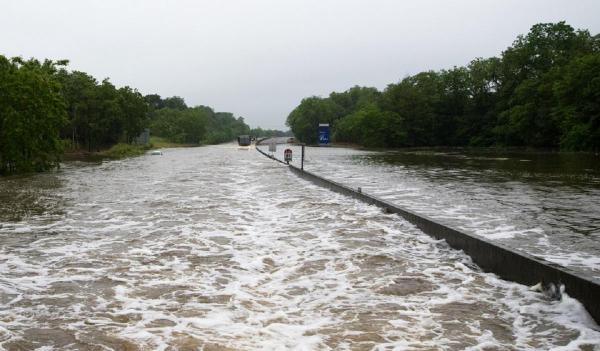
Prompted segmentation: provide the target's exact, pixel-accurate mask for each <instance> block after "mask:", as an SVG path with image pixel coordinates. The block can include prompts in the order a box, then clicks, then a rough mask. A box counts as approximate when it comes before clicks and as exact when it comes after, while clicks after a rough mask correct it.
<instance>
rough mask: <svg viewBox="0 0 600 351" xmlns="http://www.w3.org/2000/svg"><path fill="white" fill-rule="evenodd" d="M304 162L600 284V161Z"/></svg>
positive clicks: (310, 155)
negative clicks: (564, 267)
mask: <svg viewBox="0 0 600 351" xmlns="http://www.w3.org/2000/svg"><path fill="white" fill-rule="evenodd" d="M283 148H284V147H283V145H282V146H281V147H280V150H278V153H281V152H282V151H281V150H283ZM292 149H294V154H295V155H299V154H300V150H299V148H298V147H292ZM279 156H280V157H282V155H279ZM306 157H307V161H306V164H305V167H306V169H307V170H309V171H311V172H315V173H317V174H319V175H322V176H325V177H327V178H328V179H332V180H335V181H338V182H341V183H343V184H345V185H348V186H352V187H361V188H362V189H363V191H365V192H367V193H369V194H372V195H375V196H378V197H381V198H383V199H385V200H388V201H391V202H393V203H395V204H397V205H400V206H402V207H405V208H407V209H410V210H413V211H415V212H417V213H419V214H424V215H427V216H429V217H431V218H434V219H436V220H437V221H439V222H441V223H444V224H447V225H450V226H453V227H457V228H459V229H461V230H464V231H467V232H470V233H474V234H477V235H480V236H483V237H486V238H488V239H491V240H495V241H498V242H501V243H503V244H506V245H508V246H511V247H513V248H516V249H519V250H522V251H525V252H527V253H530V254H532V255H535V256H539V257H543V258H545V259H547V260H549V261H553V262H556V263H558V264H561V265H563V266H567V267H570V268H572V269H573V270H575V271H579V272H582V273H584V274H586V275H589V276H593V277H595V278H597V279H600V156H598V155H593V154H558V153H539V152H538V153H535V152H507V151H504V152H503V151H494V150H470V151H468V150H441V149H440V150H435V149H430V150H427V149H424V150H416V151H415V150H407V151H406V150H405V151H402V150H400V151H390V152H372V151H361V150H353V149H344V148H331V147H329V148H307V151H306ZM294 161H295V162H294V163H296V164H297V162H299V160H298V159H296V160H294Z"/></svg>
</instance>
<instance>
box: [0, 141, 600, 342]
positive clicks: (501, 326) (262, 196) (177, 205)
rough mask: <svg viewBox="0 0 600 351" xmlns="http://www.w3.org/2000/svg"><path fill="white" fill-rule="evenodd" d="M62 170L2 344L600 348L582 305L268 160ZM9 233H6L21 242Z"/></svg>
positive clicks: (7, 262)
mask: <svg viewBox="0 0 600 351" xmlns="http://www.w3.org/2000/svg"><path fill="white" fill-rule="evenodd" d="M140 174H144V175H146V176H145V178H140V177H139V175H140ZM61 176H62V177H64V178H65V179H64V181H65V183H66V184H67V186H66V187H65V188H64V189H62V190H61V191H64V192H65V194H63V195H62V196H65V197H67V196H68V197H69V199H70V200H69V202H68V203H67V204H66V205H65V206H67V207H66V208H65V211H64V215H63V216H62V217H61V218H57V219H55V222H53V223H52V224H51V226H48V224H46V226H48V227H47V229H40V228H39V227H38V228H36V229H35V231H36V233H37V235H38V236H39V238H38V239H34V240H29V239H28V240H29V241H26V242H25V241H19V240H16V241H14V242H13V241H11V242H10V243H7V244H3V245H2V246H1V247H0V254H1V256H0V257H2V259H0V300H1V302H2V305H0V306H2V307H0V345H2V347H3V348H5V349H10V348H16V347H17V346H20V347H23V348H40V347H46V348H53V347H54V348H55V349H73V350H75V349H81V348H85V347H88V346H89V345H95V346H102V347H104V348H106V349H122V348H126V347H132V348H133V347H134V346H138V347H140V348H142V349H156V350H167V349H183V348H191V349H194V348H195V349H201V348H203V347H205V348H209V347H213V348H218V347H229V348H233V349H240V350H249V349H256V350H259V349H260V350H263V349H267V350H282V349H293V350H322V349H348V350H350V349H375V350H384V349H385V350H390V349H395V350H415V349H469V348H470V349H473V350H480V349H481V350H482V349H486V348H498V349H503V348H504V349H522V350H536V349H553V348H564V349H569V350H576V349H578V348H579V346H582V345H598V344H600V332H599V331H598V330H599V328H598V326H597V325H596V324H595V323H594V322H593V321H592V320H591V319H590V317H589V315H587V312H585V310H584V309H583V307H582V306H581V304H579V302H577V301H576V300H573V299H571V298H569V297H568V296H566V295H565V297H564V299H563V300H562V301H561V302H553V301H550V300H547V299H546V298H545V297H544V296H543V295H542V294H538V293H535V292H532V291H529V289H528V287H526V286H522V285H518V284H514V283H510V282H506V281H503V280H501V279H498V278H497V277H496V276H494V275H493V274H487V273H483V272H481V271H480V270H479V269H478V268H477V267H476V266H475V265H473V263H472V262H471V260H470V258H469V257H468V256H466V255H464V254H463V253H461V252H459V251H456V250H452V249H450V248H449V247H448V246H447V245H446V244H445V243H444V242H443V241H439V240H434V239H432V238H430V237H428V236H426V235H424V234H423V233H422V232H420V231H419V230H418V229H416V228H415V227H414V226H412V225H410V224H409V223H407V222H405V221H403V220H401V219H400V218H399V217H397V216H395V215H391V214H385V213H382V212H381V210H380V209H378V208H376V207H374V206H368V205H365V204H363V203H360V202H357V201H355V200H353V199H350V198H347V197H343V196H340V195H337V194H335V193H332V192H329V191H327V190H324V189H322V188H319V187H316V186H314V185H312V184H310V183H308V182H306V181H303V180H300V179H299V178H297V177H295V176H294V175H293V174H291V173H289V172H288V171H287V170H286V169H285V168H283V167H280V166H277V165H275V164H273V163H272V161H270V160H267V159H263V158H262V157H261V156H260V155H257V154H256V153H250V154H249V153H247V152H243V153H242V152H241V151H240V152H238V151H237V150H236V149H235V148H222V147H206V148H198V149H188V150H172V151H170V152H169V153H165V155H164V156H163V157H161V158H156V157H149V156H148V157H146V156H142V157H140V158H136V159H131V160H128V161H121V162H119V163H116V164H102V165H101V166H96V167H92V168H89V167H80V168H77V167H73V168H71V169H66V170H65V171H63V173H62V174H61ZM72 189H80V190H72ZM142 189H143V191H142ZM70 191H74V193H69V192H70ZM122 199H126V200H127V201H121V200H122ZM79 201H81V203H84V204H85V205H83V206H82V205H81V204H80V203H79ZM131 204H136V205H135V206H132V205H131ZM457 213H460V211H457ZM36 221H37V219H36V218H26V219H24V220H23V221H22V222H21V223H20V225H22V226H23V227H26V226H30V227H32V228H34V227H35V224H36ZM7 227H9V226H4V225H3V227H2V228H0V235H2V236H3V237H7V236H12V237H17V238H19V237H18V235H21V234H19V233H15V232H11V231H9V229H6V228H7ZM50 228H51V229H50ZM49 230H51V231H52V232H53V233H54V234H53V235H52V236H47V235H46V234H47V233H46V231H49ZM23 240H24V239H23ZM47 328H50V329H52V330H54V331H55V332H54V334H53V333H49V332H44V331H43V330H44V329H47ZM64 340H70V341H69V344H67V345H65V344H61V342H63V341H64ZM90 343H91V344H90ZM86 345H87V346H86Z"/></svg>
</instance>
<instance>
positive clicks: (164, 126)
mask: <svg viewBox="0 0 600 351" xmlns="http://www.w3.org/2000/svg"><path fill="white" fill-rule="evenodd" d="M67 64H68V61H66V60H60V61H51V60H44V61H39V60H37V59H33V58H32V59H29V60H24V59H22V58H20V57H15V58H7V57H5V56H2V55H0V175H2V174H10V173H23V172H32V171H44V170H47V169H50V168H53V167H57V166H58V165H59V162H60V160H61V156H62V154H63V152H64V150H65V149H75V150H87V151H99V150H101V149H106V148H109V147H111V146H113V145H115V144H117V143H127V144H130V143H133V142H135V140H136V138H137V137H138V136H139V134H140V133H141V132H142V131H143V130H145V129H146V128H150V130H151V133H152V134H155V135H158V136H162V137H164V138H166V139H168V140H169V141H172V142H177V143H188V144H201V143H211V144H212V143H221V142H225V141H230V140H233V139H235V137H236V136H237V135H239V134H248V133H249V132H250V127H249V126H248V125H247V124H246V123H245V122H244V119H243V118H241V117H238V118H236V117H235V116H234V115H233V114H231V113H229V112H214V111H213V109H211V108H210V107H207V106H196V107H188V106H187V105H186V104H185V102H184V100H183V99H182V98H180V97H176V96H175V97H169V98H164V99H163V98H161V97H160V96H159V95H157V94H150V95H146V96H143V95H142V94H141V93H140V92H138V91H137V90H136V89H133V88H131V87H128V86H125V87H121V88H117V87H115V86H114V85H113V84H112V83H111V82H110V81H109V79H104V80H102V81H98V80H96V79H95V78H94V77H92V76H91V75H89V74H87V73H85V72H80V71H69V70H67V68H66V67H67Z"/></svg>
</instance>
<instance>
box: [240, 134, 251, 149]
mask: <svg viewBox="0 0 600 351" xmlns="http://www.w3.org/2000/svg"><path fill="white" fill-rule="evenodd" d="M237 140H238V145H240V146H248V145H250V143H251V142H252V141H251V139H250V136H249V135H240V136H238V138H237Z"/></svg>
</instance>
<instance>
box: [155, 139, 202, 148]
mask: <svg viewBox="0 0 600 351" xmlns="http://www.w3.org/2000/svg"><path fill="white" fill-rule="evenodd" d="M193 146H200V145H198V144H182V143H174V142H172V141H169V140H167V139H165V138H161V137H157V136H151V137H150V148H151V149H162V148H168V147H193Z"/></svg>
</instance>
